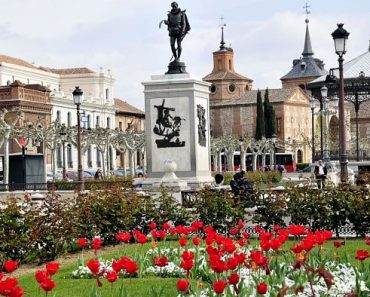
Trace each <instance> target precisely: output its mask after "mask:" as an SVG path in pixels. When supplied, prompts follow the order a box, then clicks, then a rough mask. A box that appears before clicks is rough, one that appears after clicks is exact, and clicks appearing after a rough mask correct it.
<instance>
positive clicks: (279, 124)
mask: <svg viewBox="0 0 370 297" xmlns="http://www.w3.org/2000/svg"><path fill="white" fill-rule="evenodd" d="M276 132H278V133H280V132H281V118H277V119H276Z"/></svg>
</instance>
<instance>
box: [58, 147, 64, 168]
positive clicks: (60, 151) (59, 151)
mask: <svg viewBox="0 0 370 297" xmlns="http://www.w3.org/2000/svg"><path fill="white" fill-rule="evenodd" d="M62 163H63V161H62V147H61V146H60V145H59V146H58V147H57V167H58V168H62V167H63V165H62Z"/></svg>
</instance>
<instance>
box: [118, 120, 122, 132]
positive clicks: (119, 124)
mask: <svg viewBox="0 0 370 297" xmlns="http://www.w3.org/2000/svg"><path fill="white" fill-rule="evenodd" d="M118 128H119V130H120V131H122V122H119V123H118Z"/></svg>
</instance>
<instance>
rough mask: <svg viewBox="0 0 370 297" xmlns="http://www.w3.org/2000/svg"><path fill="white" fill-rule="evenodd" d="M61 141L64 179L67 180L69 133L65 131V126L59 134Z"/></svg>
mask: <svg viewBox="0 0 370 297" xmlns="http://www.w3.org/2000/svg"><path fill="white" fill-rule="evenodd" d="M59 137H60V140H61V141H62V156H63V179H64V180H65V179H66V178H67V175H66V155H65V143H66V140H67V132H66V130H65V126H64V125H63V126H62V128H61V130H60V132H59Z"/></svg>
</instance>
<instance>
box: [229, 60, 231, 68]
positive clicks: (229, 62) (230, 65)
mask: <svg viewBox="0 0 370 297" xmlns="http://www.w3.org/2000/svg"><path fill="white" fill-rule="evenodd" d="M229 70H231V60H229Z"/></svg>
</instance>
